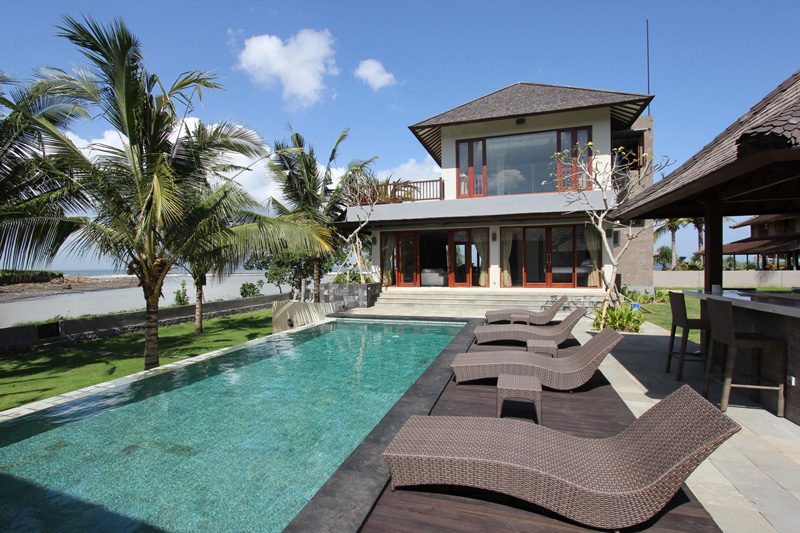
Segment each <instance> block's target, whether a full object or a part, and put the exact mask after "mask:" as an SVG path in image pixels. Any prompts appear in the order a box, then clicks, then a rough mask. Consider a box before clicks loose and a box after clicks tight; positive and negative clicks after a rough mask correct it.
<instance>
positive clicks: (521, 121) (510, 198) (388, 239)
mask: <svg viewBox="0 0 800 533" xmlns="http://www.w3.org/2000/svg"><path fill="white" fill-rule="evenodd" d="M652 98H653V97H652V96H649V95H643V94H631V93H621V92H612V91H603V90H594V89H581V88H574V87H563V86H554V85H542V84H538V83H515V84H514V85H511V86H509V87H506V88H504V89H500V90H499V91H496V92H493V93H491V94H488V95H486V96H483V97H480V98H477V99H475V100H473V101H471V102H467V103H466V104H463V105H460V106H458V107H455V108H453V109H451V110H449V111H445V112H444V113H441V114H439V115H436V116H434V117H432V118H429V119H427V120H423V121H421V122H418V123H416V124H414V125H412V126H410V129H411V131H412V133H413V134H414V135H415V136H416V137H417V139H418V140H419V142H420V143H421V144H422V146H423V147H424V148H425V150H427V151H428V153H429V154H430V155H431V156H432V157H433V159H434V160H435V161H436V162H437V163H438V164H439V166H440V167H441V169H442V176H441V179H437V180H430V181H427V182H417V183H416V187H415V189H414V190H413V192H412V193H410V194H408V195H407V197H406V200H407V201H397V202H394V203H386V204H382V205H377V206H375V209H374V211H373V212H372V214H371V217H370V224H369V229H370V231H371V232H372V234H373V237H374V240H373V243H374V244H373V261H374V262H375V263H376V264H380V268H381V274H382V279H383V283H384V285H385V286H399V287H473V288H475V289H480V288H494V289H503V288H513V287H518V288H523V287H531V288H536V287H538V288H559V289H567V288H586V287H599V286H600V283H601V277H600V275H599V273H598V269H600V268H604V266H605V265H606V263H607V259H606V258H604V254H603V253H602V250H601V246H600V242H599V238H597V237H596V236H595V235H594V234H592V232H590V231H588V229H589V228H587V227H586V225H585V221H586V219H585V215H584V214H582V212H581V210H580V209H579V208H578V209H577V210H576V206H575V205H568V202H567V196H566V193H567V191H568V190H569V189H570V188H571V187H576V186H583V185H581V184H579V183H577V181H578V180H573V179H570V176H572V175H574V174H572V173H571V172H570V169H566V170H565V169H562V168H561V165H559V164H557V163H556V160H555V158H554V157H553V156H554V154H555V153H556V152H563V151H564V150H569V149H570V148H572V147H574V146H575V145H576V144H577V143H580V144H581V145H585V144H586V143H588V142H590V141H591V143H592V144H593V146H594V150H595V153H596V154H597V155H596V156H593V157H599V158H609V157H610V156H609V154H610V151H611V148H612V146H614V147H619V146H625V147H627V148H630V149H632V150H636V151H638V152H639V153H641V152H645V151H646V152H649V153H652V122H651V120H650V117H642V116H641V115H642V112H643V111H644V110H645V109H646V107H647V105H648V104H649V102H650V101H651V100H652ZM597 163H602V161H601V160H597ZM593 166H594V165H593ZM600 166H602V165H600ZM573 170H574V169H573ZM399 178H402V176H399ZM584 185H585V184H584ZM592 194H594V193H590V196H591V195H592ZM400 196H401V197H402V195H400ZM601 196H602V195H600V193H599V192H598V193H597V194H596V196H595V197H592V201H593V202H597V204H596V205H598V206H599V205H602V204H601V202H602V197H601ZM359 216H361V217H363V216H364V212H363V211H362V208H360V207H357V206H356V207H351V208H349V209H348V214H347V220H348V221H349V222H354V221H356V220H357V219H358V217H359ZM637 241H639V242H638V243H636V245H635V246H633V249H631V250H630V251H629V252H628V255H627V258H628V259H627V261H626V262H625V264H624V265H622V268H621V274H622V283H624V284H626V285H629V286H636V287H652V264H651V257H652V234H651V233H648V234H647V235H642V236H641V237H640V238H639V239H637ZM635 242H636V241H635Z"/></svg>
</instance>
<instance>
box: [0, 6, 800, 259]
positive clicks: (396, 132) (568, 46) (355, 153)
mask: <svg viewBox="0 0 800 533" xmlns="http://www.w3.org/2000/svg"><path fill="white" fill-rule="evenodd" d="M3 12H4V13H5V17H4V18H5V21H6V24H4V29H3V32H1V33H0V50H3V54H2V59H1V60H0V71H3V72H5V73H7V74H11V75H13V76H16V77H18V78H22V79H25V78H29V77H30V76H31V75H32V73H33V71H34V69H35V68H36V67H39V66H44V65H50V66H58V67H62V68H68V67H69V66H70V65H73V64H77V65H85V61H84V60H83V59H82V58H81V56H80V55H79V53H78V52H77V51H76V50H75V48H74V47H73V46H72V45H71V44H70V43H69V42H67V41H66V40H65V39H63V38H61V37H58V36H57V35H56V33H57V29H56V25H57V24H58V23H59V21H60V19H61V17H62V16H63V15H65V14H68V15H72V16H75V17H81V16H84V15H86V16H91V17H93V18H95V19H97V20H98V21H102V22H108V21H110V20H112V19H113V18H115V17H119V18H121V19H122V20H123V21H124V22H125V23H126V24H127V25H128V26H129V27H130V28H131V30H132V31H133V32H134V33H135V34H136V35H137V36H138V37H139V38H140V40H141V42H142V45H143V48H144V53H145V59H146V63H147V65H148V69H149V70H150V71H152V72H156V73H158V74H159V76H160V77H161V78H162V79H163V80H172V79H174V78H175V77H176V76H177V75H178V74H179V73H181V72H184V71H187V70H192V69H199V70H204V71H211V72H213V73H214V74H216V75H217V76H218V77H219V80H220V82H221V83H222V84H223V86H224V90H221V91H209V92H207V93H206V94H205V96H204V99H203V101H202V103H201V104H199V105H197V106H196V108H195V110H194V111H193V116H196V117H197V118H199V119H202V120H203V121H204V122H207V123H213V122H218V121H221V120H231V121H235V122H239V123H241V124H244V125H246V126H248V127H250V128H252V129H254V130H255V131H257V132H258V133H259V134H260V135H261V136H262V137H263V138H264V139H266V140H267V142H268V143H269V144H272V142H273V141H275V140H280V139H284V138H286V136H287V132H288V128H289V125H291V127H292V128H294V129H295V130H296V131H299V132H301V133H302V134H303V135H304V136H305V137H306V139H307V140H308V141H309V142H310V143H311V144H313V145H314V146H315V147H316V148H317V150H318V151H319V152H321V153H327V151H328V150H329V149H330V146H331V145H332V143H333V142H334V140H335V139H336V137H337V135H338V134H339V133H340V132H341V131H342V130H343V129H344V128H349V129H350V136H349V138H348V139H347V140H346V141H345V143H344V144H343V145H342V149H341V152H340V157H339V160H338V162H337V165H338V166H342V167H343V166H345V165H346V164H347V162H348V161H350V160H352V159H366V158H369V157H373V156H377V157H378V160H377V162H376V164H375V168H376V170H377V171H379V174H380V175H381V176H388V175H392V176H394V177H396V178H404V179H424V178H434V177H438V175H439V174H438V173H439V168H438V166H437V165H436V164H435V163H434V162H433V161H432V160H431V158H430V156H428V155H427V154H426V152H425V150H424V149H423V148H422V146H421V145H420V144H419V143H418V142H417V140H416V139H415V138H414V136H413V135H412V134H411V132H410V131H409V130H408V126H409V125H410V124H413V123H415V122H418V121H420V120H423V119H425V118H428V117H430V116H433V115H435V114H438V113H440V112H442V111H445V110H447V109H450V108H452V107H455V106H457V105H459V104H462V103H464V102H466V101H469V100H472V99H474V98H476V97H479V96H482V95H484V94H486V93H489V92H491V91H494V90H497V89H499V88H502V87H504V86H506V85H508V84H511V83H514V82H517V81H530V82H541V83H551V84H559V85H572V86H578V87H590V88H599V89H610V90H618V91H623V92H640V93H644V92H647V76H646V54H645V19H646V18H648V19H649V21H650V61H651V79H650V87H651V91H650V92H651V93H652V94H654V95H655V100H654V101H653V104H652V105H651V112H652V114H653V118H654V138H655V152H656V156H657V157H668V158H669V159H670V160H671V161H674V164H673V165H672V166H671V167H669V168H668V169H667V172H668V171H669V169H674V168H677V166H678V165H679V164H680V163H682V162H683V161H684V160H686V159H687V158H689V157H691V156H692V155H693V154H694V153H695V152H697V151H698V150H699V149H700V148H702V147H703V146H704V145H705V144H706V143H708V142H709V141H710V140H711V139H712V138H713V137H714V136H716V135H717V134H718V133H719V132H721V131H722V130H723V129H724V128H725V127H727V126H728V125H729V124H730V123H731V122H733V121H734V120H735V119H736V118H738V117H739V116H741V115H742V114H743V113H744V112H745V111H747V110H748V109H749V108H750V107H751V106H752V105H753V104H755V103H756V102H757V101H758V100H759V99H761V98H762V97H763V96H764V95H766V94H767V93H768V92H769V91H770V90H772V89H773V88H774V87H775V86H776V85H778V84H779V83H780V82H781V81H783V80H784V79H786V78H787V77H788V76H789V75H790V74H792V73H793V72H794V71H795V70H796V69H797V68H798V67H800V65H798V62H797V59H796V57H797V56H796V38H795V37H794V35H795V33H796V25H797V21H798V20H800V2H797V1H796V0H795V1H770V2H761V3H753V2H751V1H750V2H748V1H733V0H728V1H726V2H724V3H720V2H711V1H706V2H704V1H698V0H695V1H692V2H686V1H682V0H675V1H669V2H667V1H664V2H646V1H642V0H639V1H637V2H613V1H610V2H605V3H603V4H597V3H596V2H584V1H580V0H575V1H572V2H569V3H565V2H532V1H528V2H505V1H501V0H495V1H493V2H486V1H484V2H473V1H462V2H431V1H430V0H427V1H425V2H418V1H406V2H392V3H389V2H369V3H367V2H348V1H339V2H330V1H321V2H317V1H312V0H306V1H305V2H302V3H297V2H286V1H282V2H267V1H262V2H255V1H250V2H242V1H239V0H226V1H225V2H218V1H214V2H208V1H205V0H194V1H192V2H186V1H182V0H181V1H177V0H175V1H172V0H171V1H164V0H160V1H158V2H153V1H149V0H138V1H137V2H125V3H122V2H114V1H109V0H104V1H102V2H99V1H89V0H84V1H70V2H63V1H52V0H40V1H38V2H36V6H35V9H31V5H30V4H27V3H25V2H13V3H9V4H8V5H5V6H4V9H3ZM9 21H13V23H9ZM109 129H110V128H109V127H108V125H107V124H105V123H103V122H102V121H93V122H83V123H79V124H76V125H75V126H74V127H73V132H72V133H73V135H74V137H73V138H74V139H75V140H76V142H84V143H87V142H91V141H95V140H99V139H104V140H105V141H108V142H112V143H113V142H114V135H113V132H111V131H109ZM242 183H243V185H244V186H245V187H246V188H247V189H248V190H249V191H250V192H251V193H253V194H254V195H255V196H256V197H257V198H258V199H261V200H263V199H266V197H267V196H269V195H271V194H273V193H274V192H275V184H274V182H273V181H272V180H271V179H270V178H269V177H268V176H267V174H266V172H263V171H261V170H260V169H257V168H256V169H254V172H251V173H249V174H247V175H246V176H243V177H242ZM746 231H747V230H736V231H734V230H726V235H725V238H726V241H730V240H734V239H738V238H742V237H745V236H747V233H746ZM659 244H666V240H664V241H663V242H659ZM695 248H696V233H695V232H693V231H692V230H690V229H686V230H683V231H682V232H681V233H680V234H679V238H678V250H679V254H680V255H686V256H688V255H691V253H692V252H693V251H694V249H695ZM100 265H101V263H98V264H96V265H95V264H94V261H91V264H90V263H87V260H79V259H76V258H72V257H59V258H58V259H57V260H56V263H55V264H54V265H53V266H54V267H55V268H63V269H75V268H80V267H84V268H88V267H90V266H100Z"/></svg>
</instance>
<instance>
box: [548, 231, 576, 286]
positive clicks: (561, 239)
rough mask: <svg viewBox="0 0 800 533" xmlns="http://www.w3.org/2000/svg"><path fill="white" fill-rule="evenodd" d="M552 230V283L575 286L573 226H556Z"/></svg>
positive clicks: (554, 284)
mask: <svg viewBox="0 0 800 533" xmlns="http://www.w3.org/2000/svg"><path fill="white" fill-rule="evenodd" d="M548 230H549V231H550V271H551V274H550V275H551V285H553V286H562V287H574V286H575V242H574V240H573V237H574V228H573V227H572V226H556V227H554V228H548Z"/></svg>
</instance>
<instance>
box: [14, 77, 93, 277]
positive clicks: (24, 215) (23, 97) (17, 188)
mask: <svg viewBox="0 0 800 533" xmlns="http://www.w3.org/2000/svg"><path fill="white" fill-rule="evenodd" d="M85 116H86V111H85V109H84V108H83V107H82V106H81V102H80V100H79V99H76V98H73V97H71V96H68V95H63V94H53V93H51V92H48V91H46V90H44V88H39V87H36V86H33V85H30V84H26V85H22V84H20V83H18V82H16V81H14V80H12V79H11V78H9V77H8V76H5V75H3V74H2V73H0V268H29V267H31V266H33V265H34V264H36V263H47V262H49V261H51V260H52V259H53V257H54V256H55V253H56V252H57V251H58V249H59V248H60V247H61V245H62V244H63V243H64V241H65V240H66V239H67V237H68V236H69V235H70V234H71V233H73V232H74V231H75V230H76V229H77V227H78V223H77V221H76V220H74V219H71V218H70V217H68V216H67V213H68V212H70V211H73V212H74V211H79V210H82V209H85V208H87V207H88V199H87V197H86V195H84V194H82V192H81V190H80V187H79V186H78V184H77V183H76V182H75V180H73V179H72V178H71V177H70V176H69V175H68V174H64V173H53V172H48V170H49V169H50V168H51V166H52V164H53V160H52V158H51V157H49V150H48V148H49V145H50V138H49V135H48V134H47V129H48V128H56V129H59V128H65V127H67V126H69V124H70V123H71V121H72V120H73V119H75V118H77V117H85ZM44 126H46V127H44Z"/></svg>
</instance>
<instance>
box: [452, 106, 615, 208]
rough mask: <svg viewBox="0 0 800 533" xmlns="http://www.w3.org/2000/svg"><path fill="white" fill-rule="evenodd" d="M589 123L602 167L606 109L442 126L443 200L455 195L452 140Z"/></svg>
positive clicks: (607, 140)
mask: <svg viewBox="0 0 800 533" xmlns="http://www.w3.org/2000/svg"><path fill="white" fill-rule="evenodd" d="M578 126H591V128H592V144H593V145H594V148H595V151H596V152H597V153H598V154H602V155H601V156H600V157H597V158H595V159H594V163H595V167H596V168H601V169H602V168H605V167H606V166H607V165H608V164H609V163H610V161H611V160H610V156H609V153H610V152H611V115H610V110H609V109H608V108H598V109H587V110H583V111H569V112H566V113H553V114H548V115H542V116H533V117H526V118H525V124H517V123H516V119H515V118H512V119H508V120H492V121H488V122H478V123H473V124H463V125H457V126H445V127H443V128H442V178H444V196H445V199H448V200H449V199H455V198H456V185H457V180H456V178H457V172H456V141H457V140H461V139H471V138H475V137H483V136H487V137H491V136H495V135H509V134H517V133H533V132H537V131H548V130H554V129H558V128H572V127H578Z"/></svg>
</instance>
